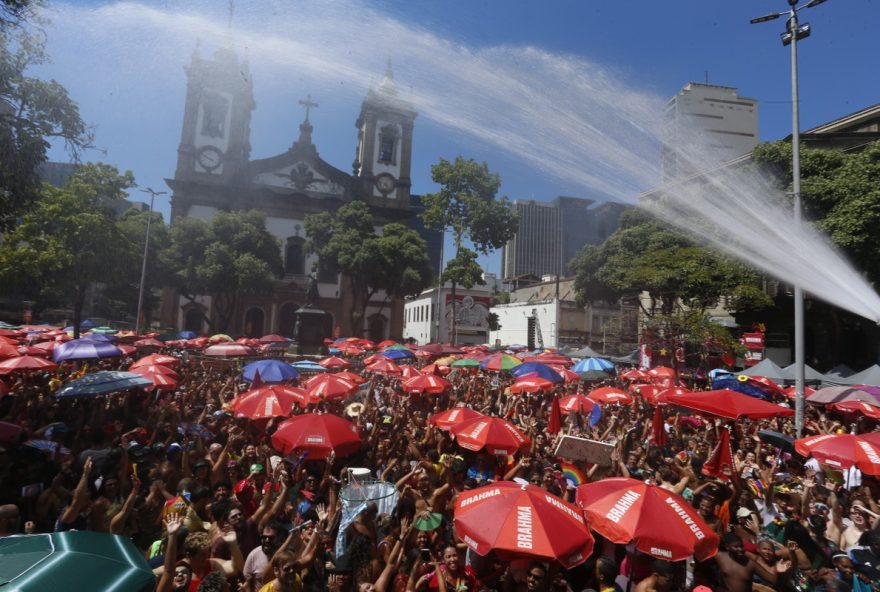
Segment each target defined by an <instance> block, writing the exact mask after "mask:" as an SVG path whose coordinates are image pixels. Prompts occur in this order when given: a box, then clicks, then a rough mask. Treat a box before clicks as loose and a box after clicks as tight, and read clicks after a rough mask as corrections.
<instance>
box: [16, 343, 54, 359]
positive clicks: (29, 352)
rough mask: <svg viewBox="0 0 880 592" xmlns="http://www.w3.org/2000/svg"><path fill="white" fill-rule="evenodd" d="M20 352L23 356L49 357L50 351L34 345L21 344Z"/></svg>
mask: <svg viewBox="0 0 880 592" xmlns="http://www.w3.org/2000/svg"><path fill="white" fill-rule="evenodd" d="M18 353H20V354H21V355H23V356H39V357H41V358H48V357H49V352H47V351H46V350H44V349H41V348H39V347H35V346H33V345H19V346H18Z"/></svg>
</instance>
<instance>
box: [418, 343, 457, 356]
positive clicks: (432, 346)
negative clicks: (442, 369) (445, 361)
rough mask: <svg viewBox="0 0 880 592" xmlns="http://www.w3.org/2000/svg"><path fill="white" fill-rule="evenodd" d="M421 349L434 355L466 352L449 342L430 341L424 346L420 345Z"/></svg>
mask: <svg viewBox="0 0 880 592" xmlns="http://www.w3.org/2000/svg"><path fill="white" fill-rule="evenodd" d="M419 351H423V352H425V353H428V354H431V355H434V356H447V355H450V354H461V353H464V352H463V351H462V350H461V349H459V348H457V347H455V346H454V345H451V344H449V343H442V344H441V343H429V344H428V345H423V346H422V347H420V348H419Z"/></svg>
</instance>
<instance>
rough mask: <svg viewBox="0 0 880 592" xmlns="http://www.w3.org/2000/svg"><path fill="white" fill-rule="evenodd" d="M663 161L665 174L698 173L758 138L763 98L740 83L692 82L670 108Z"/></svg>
mask: <svg viewBox="0 0 880 592" xmlns="http://www.w3.org/2000/svg"><path fill="white" fill-rule="evenodd" d="M664 126H665V130H664V135H665V137H664V142H663V148H662V154H661V159H662V160H661V167H662V174H663V179H664V180H669V179H676V178H680V177H685V176H688V175H692V174H694V173H697V172H699V171H701V170H705V169H706V168H709V167H711V166H714V165H718V164H721V163H723V162H726V161H728V160H731V159H733V158H736V157H737V156H742V155H743V154H747V153H748V152H751V150H752V149H753V148H754V147H755V146H756V145H757V144H758V102H757V101H756V100H755V99H751V98H748V97H741V96H739V94H738V92H737V89H736V88H734V87H731V86H719V85H716V84H699V83H696V82H690V83H688V84H686V85H685V86H684V88H682V89H681V90H680V91H678V94H676V95H675V96H674V97H672V98H671V99H669V102H668V103H666V108H665V111H664Z"/></svg>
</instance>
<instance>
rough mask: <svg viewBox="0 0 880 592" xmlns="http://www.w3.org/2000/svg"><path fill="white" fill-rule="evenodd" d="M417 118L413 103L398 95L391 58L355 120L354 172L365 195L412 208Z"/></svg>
mask: <svg viewBox="0 0 880 592" xmlns="http://www.w3.org/2000/svg"><path fill="white" fill-rule="evenodd" d="M415 118H416V111H415V109H414V108H413V106H412V104H411V103H410V102H408V101H405V100H403V99H401V98H400V97H399V90H398V88H397V83H396V82H395V81H394V73H393V72H392V71H391V62H390V60H389V62H388V68H387V69H386V71H385V77H384V78H383V80H382V82H381V83H380V84H379V85H378V86H376V87H372V88H370V90H369V91H367V96H366V97H365V98H364V101H363V103H362V104H361V112H360V115H359V116H358V119H357V122H356V123H355V126H356V127H357V129H358V145H357V151H356V153H355V160H354V162H353V163H352V168H353V171H352V173H353V174H354V176H355V177H357V178H358V180H359V181H360V186H361V191H362V193H363V194H364V195H366V196H369V197H371V198H375V199H380V200H389V201H391V202H392V203H394V202H396V203H397V204H398V205H400V206H401V207H409V201H410V200H409V196H410V186H411V184H412V181H411V178H410V171H411V168H412V133H413V122H414V121H415Z"/></svg>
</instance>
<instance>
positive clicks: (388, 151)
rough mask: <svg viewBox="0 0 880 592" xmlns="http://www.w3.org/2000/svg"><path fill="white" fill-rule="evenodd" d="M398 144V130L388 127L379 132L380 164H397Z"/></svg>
mask: <svg viewBox="0 0 880 592" xmlns="http://www.w3.org/2000/svg"><path fill="white" fill-rule="evenodd" d="M396 144H397V128H395V127H394V126H391V125H386V126H385V127H383V128H382V129H381V130H380V131H379V162H381V163H383V164H397V162H396V159H395V158H394V156H395V154H394V153H395V150H394V148H395V145H396Z"/></svg>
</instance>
